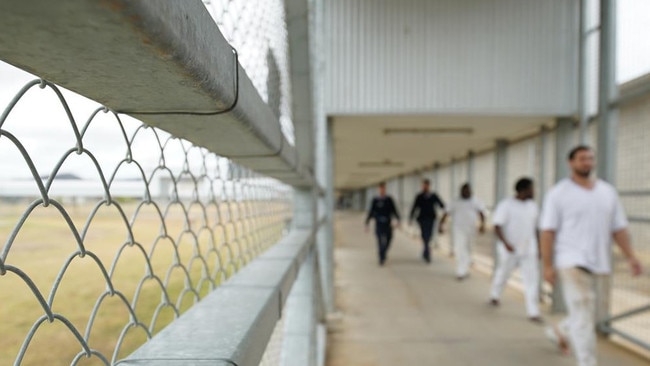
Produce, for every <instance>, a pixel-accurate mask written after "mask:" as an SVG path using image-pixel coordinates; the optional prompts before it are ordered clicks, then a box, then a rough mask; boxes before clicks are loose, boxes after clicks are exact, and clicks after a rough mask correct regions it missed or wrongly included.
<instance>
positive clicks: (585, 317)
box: [540, 145, 642, 366]
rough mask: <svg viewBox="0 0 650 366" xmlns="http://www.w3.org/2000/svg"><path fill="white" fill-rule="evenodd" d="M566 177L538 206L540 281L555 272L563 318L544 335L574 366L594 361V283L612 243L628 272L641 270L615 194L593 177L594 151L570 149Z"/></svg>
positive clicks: (606, 269) (606, 268) (606, 265)
mask: <svg viewBox="0 0 650 366" xmlns="http://www.w3.org/2000/svg"><path fill="white" fill-rule="evenodd" d="M568 158H569V159H568V160H569V161H568V162H569V166H570V168H571V176H570V178H566V179H563V180H561V181H560V182H558V183H557V184H556V185H555V186H554V187H553V189H551V191H550V192H549V193H548V195H547V197H546V199H545V200H544V205H543V208H542V214H541V220H540V229H541V251H542V260H543V266H544V279H545V280H546V281H547V282H549V283H550V284H551V285H554V284H555V281H556V277H557V276H558V275H559V277H560V279H561V281H562V292H563V295H564V301H565V304H566V307H567V310H568V316H567V317H566V318H565V319H564V320H563V321H561V322H560V323H559V324H557V325H554V326H550V327H547V329H546V335H547V337H549V338H550V339H551V340H552V341H554V342H555V343H556V345H557V346H558V347H559V348H560V350H561V351H562V352H563V353H565V354H567V353H568V349H569V346H570V347H571V348H572V350H573V353H574V354H575V357H576V360H577V364H578V365H579V366H594V365H596V364H597V355H596V334H595V326H596V322H595V320H596V319H595V309H596V294H595V290H594V287H595V285H596V283H599V282H600V281H603V280H604V279H605V278H606V277H607V276H608V275H609V274H610V273H611V270H612V268H611V265H612V259H611V241H612V239H614V242H616V244H617V245H618V246H619V248H620V249H621V252H622V254H623V255H624V256H625V258H626V259H627V263H628V265H629V267H630V269H631V272H632V274H633V275H635V276H638V275H639V274H641V271H642V269H641V264H640V262H639V261H638V259H637V258H636V256H635V254H634V251H633V249H632V245H631V242H630V235H629V232H628V229H627V226H628V221H627V218H626V216H625V213H624V212H623V208H622V206H621V203H620V200H619V198H618V194H617V192H616V190H615V188H614V187H613V186H612V185H610V184H609V183H607V182H605V181H602V180H600V179H594V178H592V176H591V172H592V170H593V169H594V167H595V158H594V151H593V150H592V149H591V148H590V147H588V146H584V145H581V146H578V147H576V148H574V149H572V150H571V152H570V153H569V157H568Z"/></svg>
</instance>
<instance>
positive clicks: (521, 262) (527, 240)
mask: <svg viewBox="0 0 650 366" xmlns="http://www.w3.org/2000/svg"><path fill="white" fill-rule="evenodd" d="M538 215H539V210H538V208H537V204H536V203H535V201H533V200H532V199H529V198H526V199H519V198H515V197H512V198H506V199H505V200H503V201H501V202H500V203H499V204H498V205H497V208H496V210H495V212H494V216H493V219H492V222H493V224H494V225H495V226H498V227H499V228H500V229H501V232H502V234H503V236H504V238H505V240H506V241H507V243H508V244H509V245H511V246H512V247H513V249H514V252H509V251H508V250H507V248H506V246H505V244H504V243H503V242H502V241H501V240H498V243H497V253H498V263H499V266H498V268H497V270H496V272H495V274H494V278H493V280H492V289H491V293H490V297H491V299H492V300H493V303H495V302H494V301H496V304H498V300H499V299H500V297H501V293H502V292H503V289H504V287H505V285H506V282H507V281H508V279H509V278H510V275H511V274H512V271H514V270H515V269H516V268H517V267H519V268H520V271H521V275H522V279H523V282H524V290H525V291H524V292H525V297H526V312H527V314H528V317H529V318H531V319H535V318H538V317H539V315H540V313H539V305H538V303H539V259H538V256H539V250H538V242H537V221H538Z"/></svg>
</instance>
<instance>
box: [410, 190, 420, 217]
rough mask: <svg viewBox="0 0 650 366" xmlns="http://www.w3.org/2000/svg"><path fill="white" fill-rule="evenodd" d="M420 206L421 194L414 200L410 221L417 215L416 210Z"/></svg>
mask: <svg viewBox="0 0 650 366" xmlns="http://www.w3.org/2000/svg"><path fill="white" fill-rule="evenodd" d="M419 207H420V195H419V194H418V195H417V196H415V201H413V207H411V213H410V214H409V222H412V221H413V218H414V217H415V210H417V209H418V208H419Z"/></svg>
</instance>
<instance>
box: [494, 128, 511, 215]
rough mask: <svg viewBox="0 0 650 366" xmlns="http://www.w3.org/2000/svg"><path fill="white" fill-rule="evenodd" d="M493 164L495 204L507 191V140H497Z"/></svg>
mask: <svg viewBox="0 0 650 366" xmlns="http://www.w3.org/2000/svg"><path fill="white" fill-rule="evenodd" d="M495 156H496V162H495V163H496V164H495V165H494V166H495V169H496V171H495V175H494V176H495V178H496V182H495V189H496V191H495V204H496V203H498V202H500V201H501V200H502V199H504V198H505V197H506V195H507V194H508V193H507V182H506V179H507V174H508V172H507V166H508V141H507V140H503V139H499V140H497V149H496V155H495Z"/></svg>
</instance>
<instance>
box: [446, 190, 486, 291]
mask: <svg viewBox="0 0 650 366" xmlns="http://www.w3.org/2000/svg"><path fill="white" fill-rule="evenodd" d="M483 210H484V207H483V204H482V203H481V202H480V201H479V200H477V199H476V198H473V197H469V198H459V199H457V200H455V201H453V202H452V203H451V205H450V206H449V209H448V210H447V214H448V215H449V216H451V220H452V223H451V226H452V228H451V235H452V242H453V245H454V254H455V256H456V276H457V277H458V278H459V279H462V278H464V277H465V276H467V274H468V273H469V267H470V265H471V263H472V260H471V248H472V245H473V242H474V240H475V237H476V228H477V226H476V223H477V222H478V219H479V217H480V213H482V212H483Z"/></svg>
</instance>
